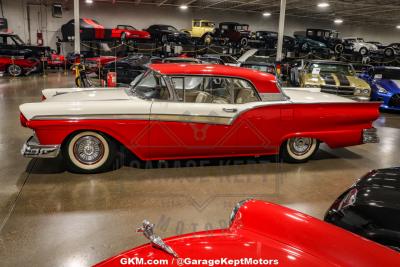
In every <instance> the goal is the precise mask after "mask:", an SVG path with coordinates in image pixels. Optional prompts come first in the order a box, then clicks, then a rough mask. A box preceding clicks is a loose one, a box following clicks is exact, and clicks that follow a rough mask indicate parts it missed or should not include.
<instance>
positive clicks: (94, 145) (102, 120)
mask: <svg viewBox="0 0 400 267" xmlns="http://www.w3.org/2000/svg"><path fill="white" fill-rule="evenodd" d="M310 90H313V89H309V90H307V89H300V90H298V89H296V90H289V89H288V90H282V89H281V88H280V85H279V84H278V83H277V81H276V79H275V76H273V75H271V74H267V73H263V72H259V71H256V70H251V69H244V68H237V67H228V66H222V65H202V64H184V63H181V64H151V65H150V66H149V68H148V69H147V71H145V73H143V74H140V75H139V76H137V77H136V78H135V80H134V81H133V82H132V83H131V86H130V87H129V88H113V89H110V88H86V89H83V88H81V89H74V88H69V89H68V88H67V89H66V88H64V89H62V88H58V89H48V90H44V91H43V95H44V97H45V98H46V100H45V101H43V102H39V103H29V104H23V105H21V106H20V111H21V123H22V125H24V126H25V127H29V128H31V129H32V130H34V131H35V133H36V136H33V137H32V138H31V139H29V140H28V142H27V143H26V144H25V146H24V148H23V151H22V153H23V155H24V156H26V157H47V158H49V157H56V156H57V155H58V154H59V153H60V152H61V151H62V155H63V158H64V159H65V161H66V163H67V166H68V169H69V170H71V171H74V172H83V173H94V172H99V171H104V170H107V169H110V167H111V166H112V165H113V164H114V161H115V160H116V154H117V153H116V152H117V151H118V149H119V146H124V147H125V148H127V149H128V150H129V151H131V152H132V153H133V154H134V155H136V156H137V157H138V158H140V159H142V160H174V159H185V158H186V159H188V158H212V157H213V158H215V157H232V156H260V155H277V154H280V155H281V157H282V158H283V159H284V160H285V161H287V162H294V163H301V162H306V161H307V160H309V159H310V158H312V156H313V155H314V154H315V153H316V151H317V150H318V147H319V144H320V143H321V142H324V143H326V144H327V145H329V146H330V147H332V148H337V147H346V146H352V145H360V144H363V143H374V142H378V138H377V133H376V129H375V128H373V127H372V122H373V121H375V120H376V119H377V118H378V115H379V110H378V107H379V105H380V103H374V102H370V103H359V102H355V101H353V100H350V99H346V98H342V97H338V96H335V95H331V94H324V93H320V92H314V91H310Z"/></svg>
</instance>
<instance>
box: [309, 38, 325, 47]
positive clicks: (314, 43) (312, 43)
mask: <svg viewBox="0 0 400 267" xmlns="http://www.w3.org/2000/svg"><path fill="white" fill-rule="evenodd" d="M305 41H307V42H308V43H309V44H311V45H313V46H316V47H327V46H326V44H324V43H321V42H318V41H315V40H313V39H308V38H305Z"/></svg>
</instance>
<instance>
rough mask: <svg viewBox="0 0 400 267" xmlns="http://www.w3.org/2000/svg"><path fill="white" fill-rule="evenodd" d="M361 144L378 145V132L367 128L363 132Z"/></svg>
mask: <svg viewBox="0 0 400 267" xmlns="http://www.w3.org/2000/svg"><path fill="white" fill-rule="evenodd" d="M363 143H364V144H369V143H379V137H378V132H377V130H376V128H369V129H364V130H363Z"/></svg>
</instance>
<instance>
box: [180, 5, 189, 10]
mask: <svg viewBox="0 0 400 267" xmlns="http://www.w3.org/2000/svg"><path fill="white" fill-rule="evenodd" d="M179 8H180V9H182V10H186V9H188V6H187V5H180V6H179Z"/></svg>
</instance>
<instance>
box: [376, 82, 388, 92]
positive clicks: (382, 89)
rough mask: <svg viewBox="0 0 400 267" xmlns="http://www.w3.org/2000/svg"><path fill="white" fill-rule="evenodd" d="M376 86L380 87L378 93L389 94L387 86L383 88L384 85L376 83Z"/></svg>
mask: <svg viewBox="0 0 400 267" xmlns="http://www.w3.org/2000/svg"><path fill="white" fill-rule="evenodd" d="M376 88H378V93H380V94H387V93H388V91H387V90H386V89H385V88H383V87H382V86H380V85H378V84H377V85H376Z"/></svg>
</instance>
